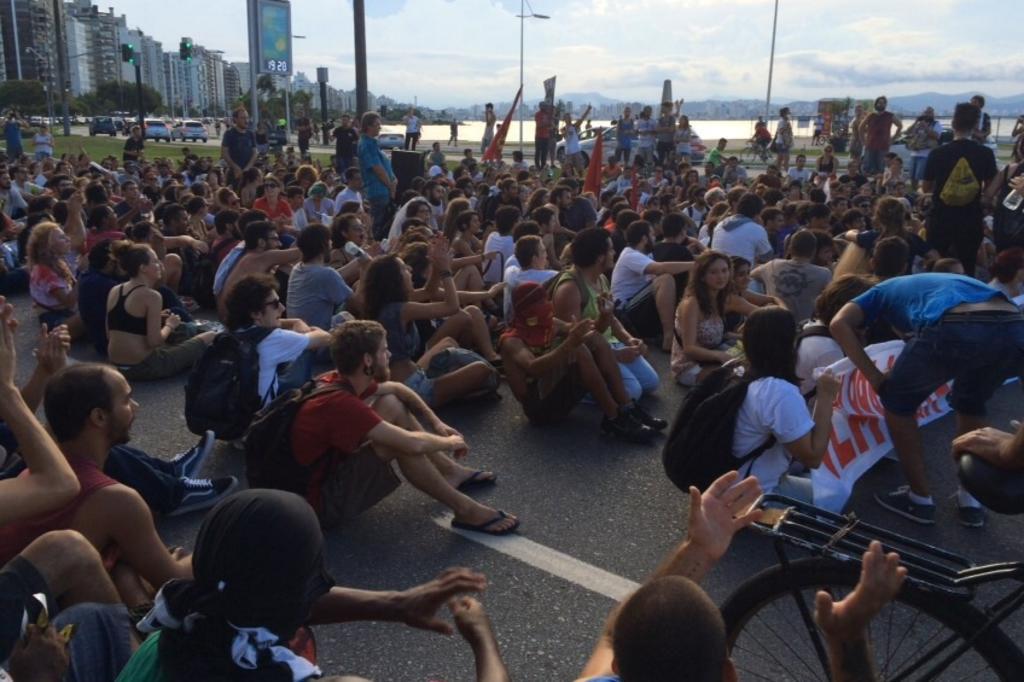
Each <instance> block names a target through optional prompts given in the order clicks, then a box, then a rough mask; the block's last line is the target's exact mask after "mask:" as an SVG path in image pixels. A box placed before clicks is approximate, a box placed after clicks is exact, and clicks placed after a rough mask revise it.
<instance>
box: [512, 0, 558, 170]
mask: <svg viewBox="0 0 1024 682" xmlns="http://www.w3.org/2000/svg"><path fill="white" fill-rule="evenodd" d="M527 6H529V3H527V2H526V0H519V15H518V16H519V92H521V93H523V96H522V97H523V98H522V100H521V101H520V102H519V151H520V153H522V151H523V108H524V107H525V106H526V93H525V92H523V80H524V79H523V62H524V34H525V30H526V29H525V24H526V20H527V19H550V18H551V17H549V16H548V15H547V14H537V13H536V12H534V11H533V7H532V6H530V13H529V14H527V13H526V7H527Z"/></svg>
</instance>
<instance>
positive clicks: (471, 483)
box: [456, 469, 498, 492]
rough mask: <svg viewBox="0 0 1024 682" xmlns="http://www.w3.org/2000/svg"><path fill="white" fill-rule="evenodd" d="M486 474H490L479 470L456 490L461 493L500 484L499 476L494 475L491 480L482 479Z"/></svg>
mask: <svg viewBox="0 0 1024 682" xmlns="http://www.w3.org/2000/svg"><path fill="white" fill-rule="evenodd" d="M485 473H489V472H486V471H484V470H483V469H477V470H476V471H474V472H473V473H472V474H470V476H469V478H467V479H466V480H465V481H463V482H462V483H460V484H459V485H458V487H457V488H456V490H458V491H459V492H466V491H467V490H471V489H473V488H483V487H484V486H489V485H494V484H495V483H497V482H498V476H497V474H494V475H492V476H491V478H481V476H483V475H484V474H485Z"/></svg>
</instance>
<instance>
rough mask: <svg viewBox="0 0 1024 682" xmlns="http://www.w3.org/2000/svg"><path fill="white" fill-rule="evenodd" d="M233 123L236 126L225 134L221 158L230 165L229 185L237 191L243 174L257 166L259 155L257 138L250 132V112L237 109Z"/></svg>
mask: <svg viewBox="0 0 1024 682" xmlns="http://www.w3.org/2000/svg"><path fill="white" fill-rule="evenodd" d="M231 122H232V123H233V124H234V125H233V126H232V127H231V129H230V130H228V131H227V132H226V133H224V139H223V140H222V141H221V143H220V158H222V159H224V161H226V162H227V164H228V178H227V183H228V184H229V185H235V186H236V189H237V188H238V185H239V184H240V181H241V179H242V173H244V172H245V171H247V170H249V169H250V168H252V167H253V166H254V165H255V164H256V159H257V156H258V155H257V153H256V136H255V135H253V133H252V131H251V130H249V112H248V111H246V110H245V109H243V108H242V107H239V108H238V109H235V111H234V113H232V114H231Z"/></svg>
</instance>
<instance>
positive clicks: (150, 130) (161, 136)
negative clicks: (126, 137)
mask: <svg viewBox="0 0 1024 682" xmlns="http://www.w3.org/2000/svg"><path fill="white" fill-rule="evenodd" d="M143 138H145V139H147V140H156V141H157V142H159V141H160V140H163V141H165V142H170V141H171V129H170V128H168V127H167V124H166V123H164V122H163V121H161V120H160V119H159V118H147V119H146V130H145V132H144V133H143Z"/></svg>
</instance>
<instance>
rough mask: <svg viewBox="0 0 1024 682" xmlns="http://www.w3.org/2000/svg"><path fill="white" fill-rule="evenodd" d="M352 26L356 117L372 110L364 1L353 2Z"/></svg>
mask: <svg viewBox="0 0 1024 682" xmlns="http://www.w3.org/2000/svg"><path fill="white" fill-rule="evenodd" d="M352 24H353V26H354V28H355V52H356V117H357V119H358V117H359V116H362V115H363V113H364V112H365V111H367V110H368V109H369V108H370V103H369V95H368V94H367V91H366V11H365V9H364V8H363V0H352Z"/></svg>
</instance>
